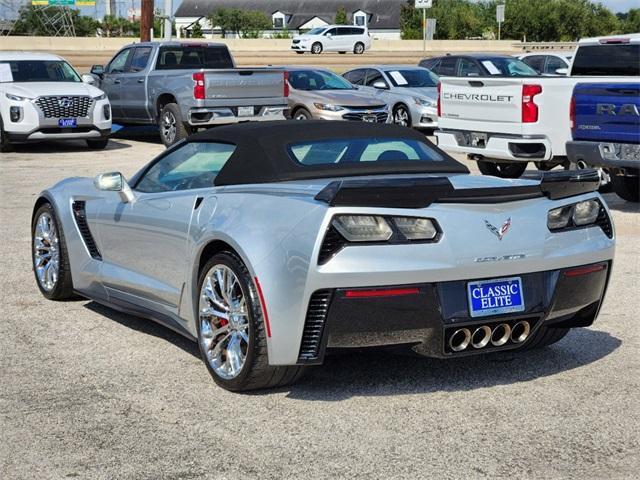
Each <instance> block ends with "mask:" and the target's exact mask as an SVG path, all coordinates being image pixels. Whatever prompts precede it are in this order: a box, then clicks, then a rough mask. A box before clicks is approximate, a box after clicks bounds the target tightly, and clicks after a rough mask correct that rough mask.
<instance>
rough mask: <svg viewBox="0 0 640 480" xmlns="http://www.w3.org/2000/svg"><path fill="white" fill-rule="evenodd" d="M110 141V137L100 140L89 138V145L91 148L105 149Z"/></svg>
mask: <svg viewBox="0 0 640 480" xmlns="http://www.w3.org/2000/svg"><path fill="white" fill-rule="evenodd" d="M108 143H109V139H108V138H101V139H100V140H87V146H88V147H89V148H90V149H91V150H104V149H105V148H107V144H108Z"/></svg>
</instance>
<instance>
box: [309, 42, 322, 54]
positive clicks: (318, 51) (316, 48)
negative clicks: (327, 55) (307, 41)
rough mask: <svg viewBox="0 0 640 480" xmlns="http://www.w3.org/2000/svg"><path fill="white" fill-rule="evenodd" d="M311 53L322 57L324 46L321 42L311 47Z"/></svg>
mask: <svg viewBox="0 0 640 480" xmlns="http://www.w3.org/2000/svg"><path fill="white" fill-rule="evenodd" d="M311 53H313V54H314V55H320V54H321V53H322V44H321V43H320V42H316V43H314V44H313V45H311Z"/></svg>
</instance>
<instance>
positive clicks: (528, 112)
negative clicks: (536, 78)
mask: <svg viewBox="0 0 640 480" xmlns="http://www.w3.org/2000/svg"><path fill="white" fill-rule="evenodd" d="M539 93H542V87H541V86H540V85H523V86H522V123H535V122H537V121H538V105H536V103H535V102H534V101H533V100H534V98H533V97H535V96H536V95H538V94H539Z"/></svg>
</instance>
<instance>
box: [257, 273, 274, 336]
mask: <svg viewBox="0 0 640 480" xmlns="http://www.w3.org/2000/svg"><path fill="white" fill-rule="evenodd" d="M253 280H254V281H255V282H256V289H257V290H258V298H260V304H261V305H262V314H263V315H264V326H265V328H266V329H267V337H269V338H271V324H270V323H269V314H268V313H267V304H266V302H265V301H264V295H262V287H261V286H260V282H259V281H258V277H254V278H253Z"/></svg>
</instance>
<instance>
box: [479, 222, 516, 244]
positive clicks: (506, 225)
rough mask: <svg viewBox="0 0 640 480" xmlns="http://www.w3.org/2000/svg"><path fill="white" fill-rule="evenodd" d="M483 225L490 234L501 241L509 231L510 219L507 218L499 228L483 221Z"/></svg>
mask: <svg viewBox="0 0 640 480" xmlns="http://www.w3.org/2000/svg"><path fill="white" fill-rule="evenodd" d="M484 224H485V225H486V226H487V228H488V229H489V231H490V232H491V233H493V234H494V235H495V236H496V237H498V240H502V237H504V236H505V235H506V233H507V232H508V231H509V227H510V226H511V217H509V218H507V220H506V221H505V222H504V223H503V224H502V226H501V227H500V228H498V227H496V226H495V225H492V224H491V223H490V222H489V221H488V220H485V221H484Z"/></svg>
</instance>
